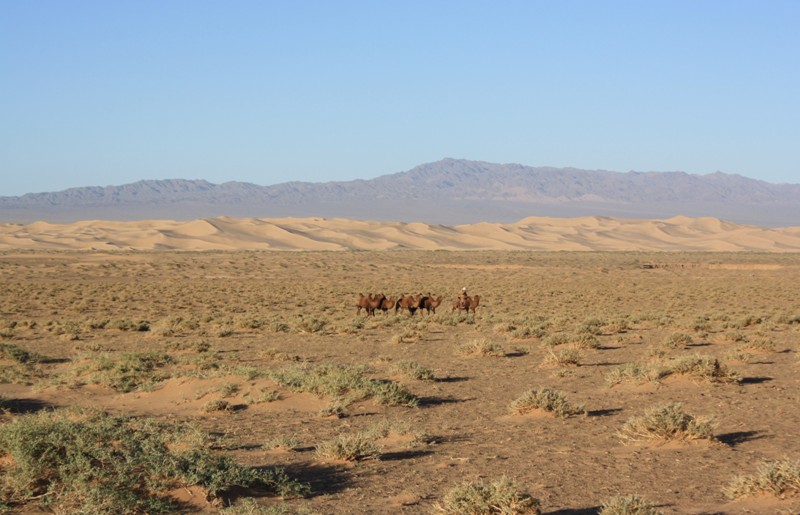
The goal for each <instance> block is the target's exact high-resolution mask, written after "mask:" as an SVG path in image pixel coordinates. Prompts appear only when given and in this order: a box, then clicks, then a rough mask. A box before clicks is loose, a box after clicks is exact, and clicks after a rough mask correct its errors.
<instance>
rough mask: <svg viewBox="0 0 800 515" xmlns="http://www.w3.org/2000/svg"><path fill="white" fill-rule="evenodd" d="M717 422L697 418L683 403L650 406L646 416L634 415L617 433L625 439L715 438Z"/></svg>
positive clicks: (635, 440)
mask: <svg viewBox="0 0 800 515" xmlns="http://www.w3.org/2000/svg"><path fill="white" fill-rule="evenodd" d="M715 425H716V424H715V423H714V422H713V421H712V420H710V419H703V418H695V417H694V416H692V415H689V414H687V413H685V412H684V411H683V406H682V405H681V404H680V403H672V404H667V405H665V406H658V407H655V408H650V409H648V410H646V411H645V413H644V415H642V416H639V417H631V418H629V419H628V420H627V422H625V424H624V425H623V426H622V429H621V430H620V431H619V433H618V435H619V437H620V438H622V439H623V440H624V441H626V442H640V441H652V440H663V441H667V440H678V441H689V440H712V441H713V440H714V435H713V430H714V427H715Z"/></svg>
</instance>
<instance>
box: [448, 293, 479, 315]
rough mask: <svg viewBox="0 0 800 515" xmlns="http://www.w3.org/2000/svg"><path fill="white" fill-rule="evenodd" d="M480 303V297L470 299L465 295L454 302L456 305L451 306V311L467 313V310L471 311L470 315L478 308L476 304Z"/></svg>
mask: <svg viewBox="0 0 800 515" xmlns="http://www.w3.org/2000/svg"><path fill="white" fill-rule="evenodd" d="M480 302H481V297H480V295H473V296H472V297H469V296H466V295H465V296H464V297H459V298H458V299H457V300H456V303H455V304H453V311H455V310H457V309H458V310H459V311H461V310H463V311H466V312H467V313H469V310H470V309H471V310H472V313H475V308H477V307H478V304H480Z"/></svg>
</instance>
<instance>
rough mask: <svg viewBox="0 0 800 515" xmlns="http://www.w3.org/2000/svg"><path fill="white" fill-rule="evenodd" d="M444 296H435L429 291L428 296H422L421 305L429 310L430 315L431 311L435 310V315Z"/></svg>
mask: <svg viewBox="0 0 800 515" xmlns="http://www.w3.org/2000/svg"><path fill="white" fill-rule="evenodd" d="M442 298H443V297H442V296H441V295H439V296H438V297H436V298H434V297H433V295H431V294H430V293H429V294H428V296H427V297H423V298H422V300H421V301H420V304H419V307H420V308H422V309H424V310H425V311H427V312H428V314H429V315H430V314H431V311H433V314H434V315H435V314H436V308H438V307H439V305H440V304H441V303H442Z"/></svg>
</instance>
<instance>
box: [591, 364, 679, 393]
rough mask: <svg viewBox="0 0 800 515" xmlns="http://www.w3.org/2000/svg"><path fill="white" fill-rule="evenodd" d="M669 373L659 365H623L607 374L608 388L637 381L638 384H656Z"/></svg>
mask: <svg viewBox="0 0 800 515" xmlns="http://www.w3.org/2000/svg"><path fill="white" fill-rule="evenodd" d="M667 373H668V372H667V371H666V370H665V369H664V367H663V366H660V365H659V364H658V363H654V362H650V363H623V364H622V365H617V366H616V367H614V368H612V369H611V370H610V371H609V372H608V374H606V386H608V387H609V388H611V387H612V386H615V385H618V384H621V383H626V382H630V381H635V382H637V383H650V382H655V381H658V380H659V379H661V378H662V377H664V376H665V375H667Z"/></svg>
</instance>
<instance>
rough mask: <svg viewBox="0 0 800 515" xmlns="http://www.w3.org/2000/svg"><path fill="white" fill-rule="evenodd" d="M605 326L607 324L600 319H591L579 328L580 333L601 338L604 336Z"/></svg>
mask: <svg viewBox="0 0 800 515" xmlns="http://www.w3.org/2000/svg"><path fill="white" fill-rule="evenodd" d="M604 326H605V322H603V321H602V320H600V319H599V318H589V319H586V320H584V322H583V323H582V324H581V325H580V326H578V333H579V334H591V335H593V336H600V335H601V334H603V327H604Z"/></svg>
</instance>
